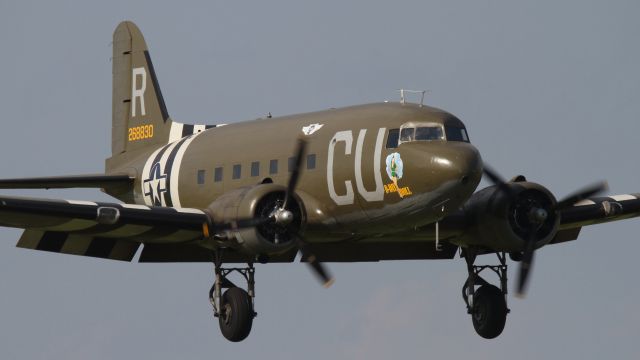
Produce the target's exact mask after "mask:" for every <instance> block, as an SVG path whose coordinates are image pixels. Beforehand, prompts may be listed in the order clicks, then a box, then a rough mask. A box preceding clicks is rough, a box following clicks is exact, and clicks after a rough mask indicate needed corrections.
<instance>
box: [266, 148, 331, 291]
mask: <svg viewBox="0 0 640 360" xmlns="http://www.w3.org/2000/svg"><path fill="white" fill-rule="evenodd" d="M306 152H307V142H306V141H305V140H304V139H302V138H298V144H297V146H296V150H295V155H294V158H293V164H292V165H293V168H292V169H291V176H290V177H289V184H288V185H287V191H286V194H285V198H284V203H283V204H282V207H281V208H280V210H279V211H278V213H279V214H277V215H276V221H277V219H278V216H281V218H282V219H293V214H291V212H290V211H289V210H287V204H289V203H290V202H291V201H292V200H293V194H294V192H295V189H296V185H298V179H299V178H300V170H301V169H302V159H303V158H304V156H305V154H306ZM296 246H297V247H298V250H299V251H300V253H302V256H303V258H305V259H306V260H307V263H308V264H309V267H310V268H311V271H313V273H314V274H315V275H316V276H317V277H318V278H319V279H320V280H321V281H322V285H323V286H324V287H326V288H328V287H330V286H331V285H332V284H333V282H334V279H333V277H332V276H331V275H330V273H329V271H328V270H327V268H326V267H325V266H324V265H323V264H322V263H321V262H320V261H319V260H318V258H317V257H316V256H315V254H313V252H312V251H311V250H310V249H309V246H308V245H307V243H306V242H305V241H304V239H302V238H301V237H298V238H297V241H296Z"/></svg>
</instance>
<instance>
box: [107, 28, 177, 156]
mask: <svg viewBox="0 0 640 360" xmlns="http://www.w3.org/2000/svg"><path fill="white" fill-rule="evenodd" d="M112 61H113V95H112V96H113V97H112V101H113V104H112V106H113V108H112V138H111V139H112V140H111V151H112V156H113V157H116V156H117V155H119V154H121V153H124V152H127V151H133V150H137V149H142V148H146V147H148V146H150V145H158V144H166V143H167V141H168V140H169V134H170V130H171V119H170V118H169V114H168V113H167V107H166V106H165V103H164V99H163V98H162V92H160V86H159V85H158V78H157V77H156V73H155V71H154V69H153V64H152V63H151V58H150V57H149V50H148V49H147V44H146V42H145V41H144V37H143V36H142V33H141V32H140V29H138V27H137V26H136V25H135V24H134V23H132V22H130V21H123V22H121V23H120V24H119V25H118V27H117V28H116V30H115V31H114V33H113V59H112Z"/></svg>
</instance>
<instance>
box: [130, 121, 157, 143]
mask: <svg viewBox="0 0 640 360" xmlns="http://www.w3.org/2000/svg"><path fill="white" fill-rule="evenodd" d="M152 137H153V125H151V124H149V125H140V126H134V127H130V128H129V141H137V140H144V139H151V138H152Z"/></svg>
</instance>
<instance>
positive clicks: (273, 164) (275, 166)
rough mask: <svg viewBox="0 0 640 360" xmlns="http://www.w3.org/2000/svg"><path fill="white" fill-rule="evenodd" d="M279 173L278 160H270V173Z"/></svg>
mask: <svg viewBox="0 0 640 360" xmlns="http://www.w3.org/2000/svg"><path fill="white" fill-rule="evenodd" d="M277 173H278V160H271V161H269V174H271V175H273V174H277Z"/></svg>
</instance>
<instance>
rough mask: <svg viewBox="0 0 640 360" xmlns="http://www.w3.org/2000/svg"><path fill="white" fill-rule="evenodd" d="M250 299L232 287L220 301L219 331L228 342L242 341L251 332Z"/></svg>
mask: <svg viewBox="0 0 640 360" xmlns="http://www.w3.org/2000/svg"><path fill="white" fill-rule="evenodd" d="M253 315H254V314H253V306H252V304H251V297H250V296H249V294H247V292H246V291H244V290H243V289H241V288H238V287H232V288H229V289H228V290H227V291H225V292H224V294H222V299H220V316H219V317H218V320H219V323H220V331H221V332H222V335H223V336H224V337H225V338H227V340H229V341H233V342H238V341H242V340H244V339H245V338H246V337H247V336H249V333H250V332H251V325H252V324H253Z"/></svg>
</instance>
